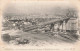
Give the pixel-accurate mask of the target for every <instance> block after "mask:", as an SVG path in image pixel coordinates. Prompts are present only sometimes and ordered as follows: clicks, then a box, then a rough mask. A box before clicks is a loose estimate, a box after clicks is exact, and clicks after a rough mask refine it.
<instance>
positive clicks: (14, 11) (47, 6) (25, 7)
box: [4, 1, 71, 15]
mask: <svg viewBox="0 0 80 51" xmlns="http://www.w3.org/2000/svg"><path fill="white" fill-rule="evenodd" d="M70 5H71V4H70V3H69V2H66V3H65V2H45V1H43V2H36V1H35V2H23V3H21V2H18V3H17V2H15V3H11V4H9V5H8V6H7V7H6V9H5V10H4V14H5V15H31V14H33V15H44V14H52V15H53V14H54V13H55V9H56V7H60V8H57V10H59V11H58V12H59V13H60V12H62V11H64V9H66V8H67V7H71V6H70ZM60 9H61V10H60Z"/></svg>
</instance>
